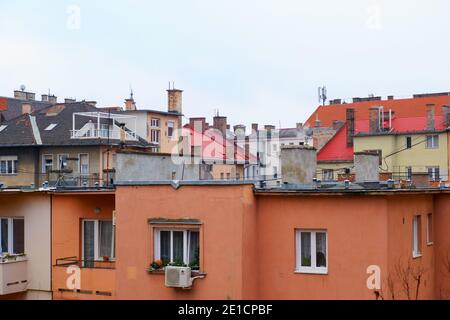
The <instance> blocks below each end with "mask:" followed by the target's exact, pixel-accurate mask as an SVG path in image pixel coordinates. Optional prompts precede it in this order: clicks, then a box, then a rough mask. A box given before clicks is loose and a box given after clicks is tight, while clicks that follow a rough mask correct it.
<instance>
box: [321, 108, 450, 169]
mask: <svg viewBox="0 0 450 320" xmlns="http://www.w3.org/2000/svg"><path fill="white" fill-rule="evenodd" d="M434 123H435V129H436V130H445V129H446V128H445V126H444V122H443V118H442V116H435V118H434ZM426 130H427V117H408V118H395V117H394V119H393V120H392V130H391V131H390V132H392V133H413V132H421V131H426ZM368 132H369V120H356V121H355V134H358V133H368ZM317 160H318V161H353V147H348V146H347V126H346V125H345V126H343V127H342V128H341V129H340V130H339V131H338V132H337V133H336V134H335V135H334V137H333V138H331V139H330V141H328V143H327V144H326V145H325V146H324V147H323V148H322V149H321V150H320V151H319V153H318V154H317Z"/></svg>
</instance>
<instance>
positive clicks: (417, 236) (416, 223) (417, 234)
mask: <svg viewBox="0 0 450 320" xmlns="http://www.w3.org/2000/svg"><path fill="white" fill-rule="evenodd" d="M412 227H413V257H414V258H417V257H420V256H421V255H422V249H421V245H420V244H421V242H422V232H421V230H422V222H421V219H420V216H414V218H413V226H412Z"/></svg>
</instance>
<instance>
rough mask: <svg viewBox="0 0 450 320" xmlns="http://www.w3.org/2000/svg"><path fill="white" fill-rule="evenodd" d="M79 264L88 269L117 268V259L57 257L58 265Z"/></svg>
mask: <svg viewBox="0 0 450 320" xmlns="http://www.w3.org/2000/svg"><path fill="white" fill-rule="evenodd" d="M74 265H75V266H78V267H80V268H86V269H115V268H116V261H114V260H87V259H78V257H67V258H59V259H56V265H55V266H56V267H70V266H74Z"/></svg>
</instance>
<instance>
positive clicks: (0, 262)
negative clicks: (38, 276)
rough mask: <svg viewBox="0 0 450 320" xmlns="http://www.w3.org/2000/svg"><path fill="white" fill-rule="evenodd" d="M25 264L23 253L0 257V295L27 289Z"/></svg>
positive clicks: (25, 259)
mask: <svg viewBox="0 0 450 320" xmlns="http://www.w3.org/2000/svg"><path fill="white" fill-rule="evenodd" d="M27 264H28V263H27V258H26V256H25V255H4V256H1V257H0V295H6V294H13V293H18V292H24V291H27V287H28V273H27Z"/></svg>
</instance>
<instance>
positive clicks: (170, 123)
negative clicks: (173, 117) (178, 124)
mask: <svg viewBox="0 0 450 320" xmlns="http://www.w3.org/2000/svg"><path fill="white" fill-rule="evenodd" d="M174 127H175V122H173V121H167V136H168V137H169V138H172V137H173V129H174Z"/></svg>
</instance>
